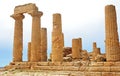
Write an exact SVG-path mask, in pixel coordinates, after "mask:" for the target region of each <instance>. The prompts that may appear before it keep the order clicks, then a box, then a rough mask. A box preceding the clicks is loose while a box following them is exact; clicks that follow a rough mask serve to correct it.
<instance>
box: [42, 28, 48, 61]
mask: <svg viewBox="0 0 120 76" xmlns="http://www.w3.org/2000/svg"><path fill="white" fill-rule="evenodd" d="M41 61H47V29H46V28H41Z"/></svg>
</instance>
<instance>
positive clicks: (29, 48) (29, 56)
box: [28, 42, 31, 62]
mask: <svg viewBox="0 0 120 76" xmlns="http://www.w3.org/2000/svg"><path fill="white" fill-rule="evenodd" d="M30 59H31V42H29V43H28V62H30Z"/></svg>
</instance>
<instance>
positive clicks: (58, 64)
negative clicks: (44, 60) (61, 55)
mask: <svg viewBox="0 0 120 76" xmlns="http://www.w3.org/2000/svg"><path fill="white" fill-rule="evenodd" d="M48 64H49V66H61V65H62V62H49V63H48Z"/></svg>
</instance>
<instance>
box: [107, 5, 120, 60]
mask: <svg viewBox="0 0 120 76" xmlns="http://www.w3.org/2000/svg"><path fill="white" fill-rule="evenodd" d="M105 49H106V58H107V61H120V47H119V37H118V31H117V18H116V10H115V6H113V5H107V6H106V7H105Z"/></svg>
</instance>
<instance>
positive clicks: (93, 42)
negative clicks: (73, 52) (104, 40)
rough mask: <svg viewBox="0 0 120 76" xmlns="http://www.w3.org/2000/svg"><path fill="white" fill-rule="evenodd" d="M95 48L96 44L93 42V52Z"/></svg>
mask: <svg viewBox="0 0 120 76" xmlns="http://www.w3.org/2000/svg"><path fill="white" fill-rule="evenodd" d="M95 48H97V44H96V42H93V52H94V49H95Z"/></svg>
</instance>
